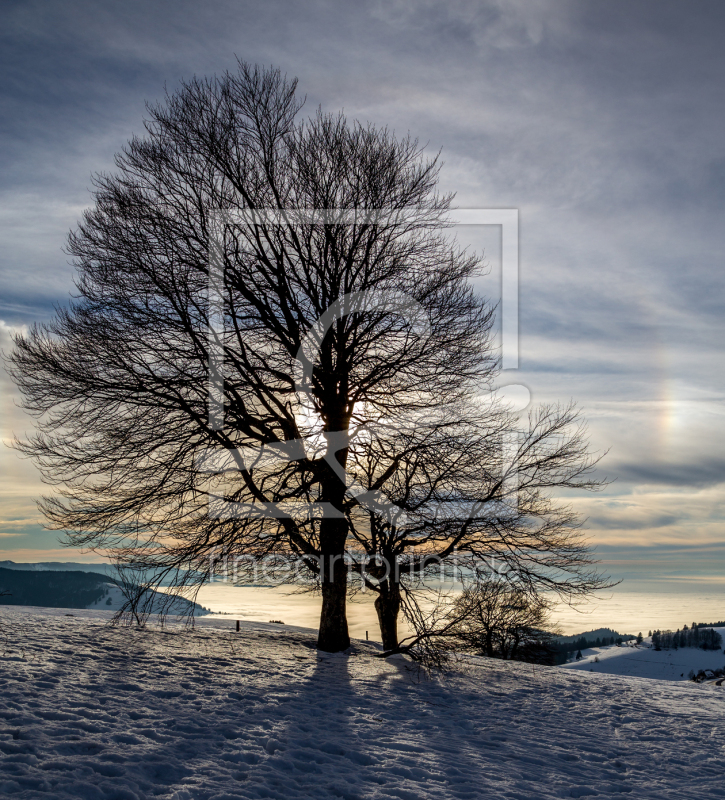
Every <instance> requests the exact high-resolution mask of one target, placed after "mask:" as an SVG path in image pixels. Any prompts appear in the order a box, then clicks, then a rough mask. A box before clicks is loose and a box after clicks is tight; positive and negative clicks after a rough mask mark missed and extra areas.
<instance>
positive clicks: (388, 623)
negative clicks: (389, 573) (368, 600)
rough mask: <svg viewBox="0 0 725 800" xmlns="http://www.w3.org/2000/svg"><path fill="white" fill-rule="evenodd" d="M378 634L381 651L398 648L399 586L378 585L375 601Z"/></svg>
mask: <svg viewBox="0 0 725 800" xmlns="http://www.w3.org/2000/svg"><path fill="white" fill-rule="evenodd" d="M375 610H376V611H377V613H378V622H379V623H380V633H381V634H382V637H383V650H395V649H396V648H397V647H398V614H399V613H400V584H398V583H394V582H393V581H384V582H383V583H381V584H380V594H378V596H377V598H376V599H375Z"/></svg>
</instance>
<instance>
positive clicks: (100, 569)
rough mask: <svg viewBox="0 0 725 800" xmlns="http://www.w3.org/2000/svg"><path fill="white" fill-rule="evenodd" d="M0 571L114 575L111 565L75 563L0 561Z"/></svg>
mask: <svg viewBox="0 0 725 800" xmlns="http://www.w3.org/2000/svg"><path fill="white" fill-rule="evenodd" d="M0 569H15V570H23V571H27V572H91V573H96V574H98V573H102V574H105V575H107V576H108V575H115V568H114V567H113V565H112V564H106V563H104V562H98V563H95V564H84V563H82V562H75V561H39V562H37V563H17V562H15V561H0Z"/></svg>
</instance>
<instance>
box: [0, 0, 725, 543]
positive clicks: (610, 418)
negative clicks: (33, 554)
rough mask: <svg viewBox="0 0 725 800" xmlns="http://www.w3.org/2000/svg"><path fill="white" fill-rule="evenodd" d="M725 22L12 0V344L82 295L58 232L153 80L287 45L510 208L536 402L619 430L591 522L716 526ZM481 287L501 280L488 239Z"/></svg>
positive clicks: (171, 82)
mask: <svg viewBox="0 0 725 800" xmlns="http://www.w3.org/2000/svg"><path fill="white" fill-rule="evenodd" d="M724 23H725V7H723V6H722V4H721V3H713V2H710V1H709V0H702V2H701V3H699V4H698V5H697V8H694V7H691V6H686V5H685V4H682V3H679V2H671V1H670V0H643V1H642V2H639V3H636V4H632V3H629V2H627V3H625V2H623V0H612V1H611V2H608V3H574V2H569V0H536V1H535V2H534V1H533V0H526V1H524V0H506V1H504V0H488V1H486V0H470V1H463V0H461V1H460V2H458V1H456V2H451V3H446V4H442V3H440V2H433V0H424V2H412V0H407V1H406V0H396V1H395V2H380V1H379V0H375V2H372V1H371V2H361V3H356V4H347V5H343V6H341V5H340V4H336V3H335V4H333V3H332V1H331V0H318V1H317V2H315V3H313V4H306V5H305V6H304V7H302V6H300V5H299V4H295V3H292V2H281V0H270V2H268V3H264V4H258V5H257V6H256V7H254V8H253V7H251V6H249V5H248V4H239V3H234V2H231V0H229V1H227V0H217V2H215V3H212V4H211V5H210V4H206V5H204V4H199V3H192V2H191V0H180V2H178V3H175V4H174V5H173V7H172V6H169V5H168V4H148V3H142V2H141V0H129V2H127V3H124V4H117V3H111V2H108V1H107V0H106V1H105V2H104V1H103V0H102V1H101V2H94V3H91V2H89V0H67V2H63V3H60V2H59V1H56V2H52V0H51V2H43V3H41V2H39V0H29V2H25V3H22V4H19V3H18V4H14V5H12V6H11V7H9V9H8V11H7V13H6V16H5V19H4V25H3V30H2V31H1V32H0V43H2V45H3V46H2V47H1V48H0V68H2V70H3V75H4V82H3V84H2V89H1V91H0V116H1V117H2V119H3V127H2V130H1V131H0V137H1V141H0V143H1V144H2V147H0V174H2V175H3V179H2V185H0V226H1V230H2V242H1V244H2V247H0V298H1V299H0V316H2V318H3V319H4V320H5V321H4V322H2V323H0V342H1V343H2V346H3V347H7V344H6V343H7V342H8V337H9V334H10V332H11V331H12V330H13V329H14V328H15V327H20V326H23V325H27V324H29V323H31V322H33V321H35V320H39V319H45V318H47V317H48V316H49V315H50V314H51V313H52V306H53V304H54V303H62V302H65V300H66V299H67V297H68V293H69V291H70V290H71V289H72V279H73V268H72V266H71V265H69V264H68V262H67V258H66V256H64V255H63V253H62V247H63V244H64V242H65V238H66V234H67V231H68V229H69V228H72V227H73V226H74V225H75V223H76V220H77V219H78V217H79V216H80V214H81V212H82V210H83V208H84V207H85V206H86V205H87V204H88V203H89V202H90V195H89V193H88V187H89V184H90V176H91V174H92V173H93V172H94V171H99V170H110V169H112V158H113V153H114V152H116V151H117V150H118V149H119V148H120V147H121V146H122V145H123V144H124V142H126V141H127V140H128V138H129V137H130V136H131V135H132V134H133V133H140V132H142V117H143V115H144V100H151V101H155V100H158V99H160V98H162V97H163V91H164V84H166V85H167V86H168V87H169V89H170V90H173V89H174V87H175V86H177V85H178V82H179V80H180V79H181V78H185V77H186V78H188V77H190V76H191V75H193V74H195V73H196V74H199V75H204V74H210V73H212V72H219V71H222V70H224V69H227V68H233V67H234V55H235V54H238V55H240V56H242V57H244V58H247V59H249V60H251V61H254V62H258V63H263V64H269V63H274V64H276V65H278V66H280V67H281V68H282V69H283V70H285V71H287V72H288V73H290V74H295V75H298V76H299V77H300V80H301V82H300V90H301V92H302V93H306V94H307V96H308V103H307V106H306V109H305V113H308V112H309V113H311V112H313V111H314V109H315V108H316V107H317V105H318V104H322V105H323V107H324V108H325V109H326V110H330V111H336V110H338V109H340V108H344V109H345V110H346V113H348V115H349V116H350V117H353V118H354V117H357V118H360V119H362V120H363V121H367V120H370V121H372V122H375V123H378V124H387V125H389V126H390V127H391V128H394V129H395V130H397V131H398V132H399V133H406V132H407V131H411V133H413V134H414V135H417V136H419V137H420V138H421V140H422V141H423V142H428V143H429V147H430V150H431V152H435V151H436V150H437V149H438V148H439V147H443V148H444V150H443V160H444V167H443V171H442V186H443V188H444V189H445V190H454V191H458V192H459V195H458V203H459V205H461V206H463V207H466V206H470V207H481V206H483V207H516V208H519V209H520V219H521V229H520V253H521V269H520V287H521V288H520V331H521V336H520V343H521V366H522V368H521V369H520V370H519V371H517V373H516V375H515V376H513V375H511V376H507V381H508V382H516V381H519V382H522V383H525V384H526V385H528V386H529V388H530V389H531V391H532V395H533V397H534V400H535V402H539V401H552V400H557V399H561V400H564V401H566V400H568V399H569V398H575V399H576V400H577V401H578V402H579V404H580V406H581V407H582V409H583V411H584V413H585V416H587V417H588V418H589V420H590V427H591V434H592V442H593V446H594V447H596V448H597V449H599V450H605V449H609V450H610V453H609V455H608V456H607V458H606V459H605V460H604V461H603V462H602V465H601V469H602V470H603V472H606V474H608V475H610V477H613V478H616V479H617V480H616V482H615V483H614V484H612V486H611V487H610V488H609V489H608V490H607V492H608V493H607V498H609V499H610V500H611V498H613V497H616V498H619V501H620V503H619V505H616V504H615V505H609V506H608V505H606V503H604V500H603V499H602V498H601V497H600V498H597V499H592V498H586V499H585V500H582V501H581V502H580V505H579V506H578V507H581V508H582V510H583V511H586V510H588V512H589V513H590V528H591V530H592V532H593V533H594V534H595V535H596V536H597V537H600V538H601V537H603V538H602V539H601V540H607V537H609V540H611V537H613V536H619V537H625V536H627V535H630V536H632V537H635V536H636V537H639V539H640V540H645V539H647V540H648V541H660V542H665V541H667V540H668V539H671V538H676V539H682V538H683V537H686V536H687V532H688V530H690V531H695V535H696V536H698V537H700V538H703V539H708V540H713V539H714V538H715V537H716V536H717V535H718V534H717V531H718V526H720V527H722V525H723V523H725V512H724V511H723V507H722V505H721V503H720V500H719V492H720V491H721V483H722V478H723V476H725V472H723V467H725V459H723V458H722V456H721V455H720V454H721V453H723V452H725V426H724V425H723V411H722V409H723V408H725V406H723V399H725V365H723V361H722V341H723V340H724V339H725V313H724V312H725V308H723V305H724V303H725V300H724V299H723V298H725V270H723V268H722V266H723V253H725V226H723V225H722V219H721V216H722V210H721V209H722V202H723V198H724V197H725V171H724V168H723V164H725V156H724V155H723V147H722V130H723V127H725V108H724V107H723V104H722V102H721V91H722V90H721V85H720V84H721V75H722V74H723V70H724V69H725V54H724V52H723V48H722V30H723V27H724ZM673 54H676V56H674V55H673ZM468 234H470V236H469V238H471V237H472V239H476V236H475V235H474V234H475V232H474V231H469V232H468ZM462 235H464V234H462ZM478 241H479V242H480V241H485V242H486V243H492V242H493V240H492V237H491V236H490V235H489V234H487V235H486V236H484V237H483V238H482V239H481V238H480V237H479V239H478ZM490 255H491V257H492V258H493V259H494V260H496V259H497V258H498V254H497V251H496V245H495V243H494V244H492V246H491V247H490ZM481 287H482V289H483V290H484V291H486V292H487V293H489V294H491V295H492V296H493V297H494V298H496V297H497V293H498V292H500V274H499V272H498V266H497V264H496V263H494V264H493V269H492V272H491V275H490V276H489V278H488V279H486V280H484V281H482V282H481ZM0 391H1V392H2V401H1V402H2V404H3V405H2V409H1V410H2V415H3V416H2V421H1V424H2V429H3V437H7V436H8V435H9V431H10V430H11V429H13V430H18V431H19V432H22V430H23V429H25V428H27V427H29V425H30V422H29V420H28V419H27V418H26V417H24V416H23V415H22V414H21V413H20V412H19V411H18V410H17V409H16V408H15V407H14V406H13V404H12V400H13V398H14V397H15V395H14V391H15V390H14V387H13V386H12V384H11V383H9V382H8V380H7V376H4V375H0ZM0 468H2V470H3V474H4V475H9V476H10V479H9V483H8V486H9V487H10V489H9V490H8V492H7V493H5V494H3V495H2V497H1V498H0V516H5V517H10V518H12V517H15V518H24V519H25V518H27V519H28V520H29V519H31V518H32V502H33V498H34V496H37V494H39V493H40V492H41V490H42V487H41V486H40V484H39V482H38V479H37V475H35V474H34V472H33V469H32V467H31V465H29V464H28V462H23V461H21V460H20V459H18V458H17V456H16V455H15V454H14V453H12V452H11V451H9V450H6V449H4V450H3V452H2V453H1V454H0ZM638 492H639V494H638ZM702 492H704V493H705V494H704V495H703V494H702ZM710 493H711V494H710ZM633 498H636V499H633ZM703 498H705V499H703ZM610 500H607V502H609V501H610ZM597 503H599V505H597ZM702 503H704V505H701V504H702ZM647 537H649V538H647Z"/></svg>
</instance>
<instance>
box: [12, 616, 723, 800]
mask: <svg viewBox="0 0 725 800" xmlns="http://www.w3.org/2000/svg"><path fill="white" fill-rule="evenodd" d="M67 613H73V614H74V616H65V614H64V613H63V612H62V611H60V610H58V609H52V610H48V609H42V610H39V609H29V608H23V607H19V606H15V607H4V608H2V609H0V625H1V626H2V633H3V636H2V640H4V642H5V643H4V645H3V646H2V648H0V649H1V651H2V659H1V660H0V684H1V687H2V688H1V690H0V796H2V797H3V798H5V797H8V798H53V800H55V799H56V798H57V799H58V800H71V798H72V800H86V799H88V800H96V799H98V800H135V799H136V798H169V799H170V798H175V800H207V799H208V800H212V798H214V800H231V798H280V800H291V799H294V798H315V799H316V800H319V799H322V800H325V799H326V798H346V799H347V800H354V799H355V798H366V799H367V798H371V799H380V800H382V799H383V798H385V800H388V798H400V799H401V800H420V799H421V798H462V799H466V798H471V799H474V798H476V799H478V798H496V800H499V798H512V799H513V798H516V799H517V800H539V798H568V797H602V798H625V797H626V798H638V800H639V798H657V799H658V800H662V799H663V798H672V800H674V799H675V798H677V800H683V798H712V797H722V792H723V789H722V759H723V745H724V743H725V715H724V713H723V712H724V711H725V694H724V693H723V690H721V689H719V688H716V687H714V686H709V685H704V684H703V685H696V684H693V683H689V682H682V683H674V682H664V681H653V680H645V679H638V678H623V677H618V676H612V675H604V674H597V673H590V672H588V671H584V672H578V671H576V670H567V669H559V668H541V667H532V666H530V665H523V664H516V663H511V662H500V661H495V660H488V659H477V660H475V663H474V662H472V663H470V664H469V665H467V666H466V667H465V668H462V669H460V670H459V671H458V672H456V673H455V674H451V675H447V676H441V677H437V678H435V679H433V680H426V679H425V678H423V677H421V676H420V675H419V674H418V673H417V671H416V670H415V669H414V668H413V667H412V665H411V664H410V663H409V662H408V661H407V660H406V659H404V658H402V657H397V658H393V659H389V660H387V661H383V660H381V659H378V658H375V657H374V655H373V654H374V652H375V645H374V644H372V643H369V644H366V643H365V642H356V643H355V645H354V647H353V648H352V651H351V653H350V654H348V655H336V656H320V655H318V653H317V651H316V650H315V649H314V632H312V631H309V630H304V629H295V628H291V627H288V626H280V625H266V624H260V623H249V622H247V623H243V627H242V630H241V632H240V633H236V632H235V631H234V629H233V626H234V621H233V620H230V621H228V622H227V621H222V620H218V619H214V620H210V619H201V620H197V624H196V626H195V628H194V629H193V630H187V629H184V628H183V627H182V626H181V625H179V624H173V623H172V624H170V625H168V626H167V627H166V628H164V629H163V630H162V629H160V628H158V627H149V628H147V629H134V628H114V627H110V626H109V625H108V619H109V618H110V616H111V614H110V613H109V612H105V611H74V612H67Z"/></svg>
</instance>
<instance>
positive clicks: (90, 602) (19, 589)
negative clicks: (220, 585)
mask: <svg viewBox="0 0 725 800" xmlns="http://www.w3.org/2000/svg"><path fill="white" fill-rule="evenodd" d="M0 590H5V591H7V592H8V593H9V594H8V595H6V596H4V597H0V605H21V606H41V607H44V608H93V609H105V610H108V611H118V610H119V609H120V608H121V607H122V606H123V604H124V603H125V597H124V596H123V593H122V592H121V589H120V588H119V587H118V585H117V584H116V583H115V582H113V580H111V579H109V578H108V577H107V576H106V575H102V574H98V573H93V572H83V571H68V572H62V571H58V570H52V571H51V570H27V571H21V570H9V569H4V568H2V567H0ZM167 602H168V599H167V596H166V595H163V594H161V593H159V592H152V593H151V595H150V598H149V602H148V610H149V611H150V612H151V613H154V614H156V613H158V612H159V611H160V610H161V609H162V607H164V605H165V604H166V603H167ZM192 608H193V613H194V614H195V615H197V616H199V615H204V614H208V613H210V612H209V611H207V610H206V609H205V608H203V607H202V606H200V605H197V604H196V603H192V602H190V601H189V600H186V599H185V598H182V597H180V598H175V599H174V600H173V601H172V603H171V605H170V606H169V607H168V608H166V611H167V612H168V613H172V614H186V613H190V611H191V609H192Z"/></svg>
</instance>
